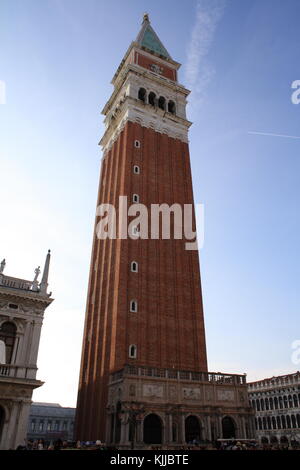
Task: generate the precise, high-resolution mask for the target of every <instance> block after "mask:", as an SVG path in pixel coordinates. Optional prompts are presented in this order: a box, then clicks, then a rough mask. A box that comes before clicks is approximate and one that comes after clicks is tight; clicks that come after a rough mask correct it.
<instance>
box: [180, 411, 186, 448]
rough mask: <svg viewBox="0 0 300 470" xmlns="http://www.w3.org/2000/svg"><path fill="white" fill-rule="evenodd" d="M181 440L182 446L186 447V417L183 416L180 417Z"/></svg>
mask: <svg viewBox="0 0 300 470" xmlns="http://www.w3.org/2000/svg"><path fill="white" fill-rule="evenodd" d="M180 418H181V419H180V425H179V426H180V429H179V431H180V433H179V434H180V439H181V442H182V444H183V445H184V444H185V443H186V442H185V415H184V414H182V416H181V417H180Z"/></svg>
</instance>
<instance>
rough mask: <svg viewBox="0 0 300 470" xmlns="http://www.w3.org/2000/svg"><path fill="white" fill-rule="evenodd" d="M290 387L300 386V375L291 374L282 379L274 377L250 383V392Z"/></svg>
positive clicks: (297, 373)
mask: <svg viewBox="0 0 300 470" xmlns="http://www.w3.org/2000/svg"><path fill="white" fill-rule="evenodd" d="M288 385H300V373H299V372H296V373H295V374H290V375H286V376H281V377H272V378H270V379H264V380H259V381H257V382H250V383H248V391H249V393H250V392H254V391H259V390H269V389H274V388H276V387H285V386H288Z"/></svg>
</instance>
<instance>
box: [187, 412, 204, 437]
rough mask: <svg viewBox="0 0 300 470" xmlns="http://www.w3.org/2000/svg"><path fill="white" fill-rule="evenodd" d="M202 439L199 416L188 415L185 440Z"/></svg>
mask: <svg viewBox="0 0 300 470" xmlns="http://www.w3.org/2000/svg"><path fill="white" fill-rule="evenodd" d="M200 440H201V427H200V423H199V419H198V418H197V416H192V415H191V416H188V417H187V418H186V420H185V441H186V442H188V443H189V442H190V443H193V442H195V441H197V442H199V441H200Z"/></svg>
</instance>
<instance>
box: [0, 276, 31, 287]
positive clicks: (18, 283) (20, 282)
mask: <svg viewBox="0 0 300 470" xmlns="http://www.w3.org/2000/svg"><path fill="white" fill-rule="evenodd" d="M0 286H3V287H11V288H13V289H22V290H32V288H33V282H32V281H27V280H26V279H18V278H16V277H11V276H4V275H3V274H2V275H0Z"/></svg>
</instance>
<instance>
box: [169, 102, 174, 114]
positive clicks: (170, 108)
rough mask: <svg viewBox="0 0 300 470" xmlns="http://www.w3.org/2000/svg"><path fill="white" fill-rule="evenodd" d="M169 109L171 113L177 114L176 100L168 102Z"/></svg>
mask: <svg viewBox="0 0 300 470" xmlns="http://www.w3.org/2000/svg"><path fill="white" fill-rule="evenodd" d="M168 111H169V113H171V114H175V113H176V106H175V103H174V101H172V100H170V101H169V102H168Z"/></svg>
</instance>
